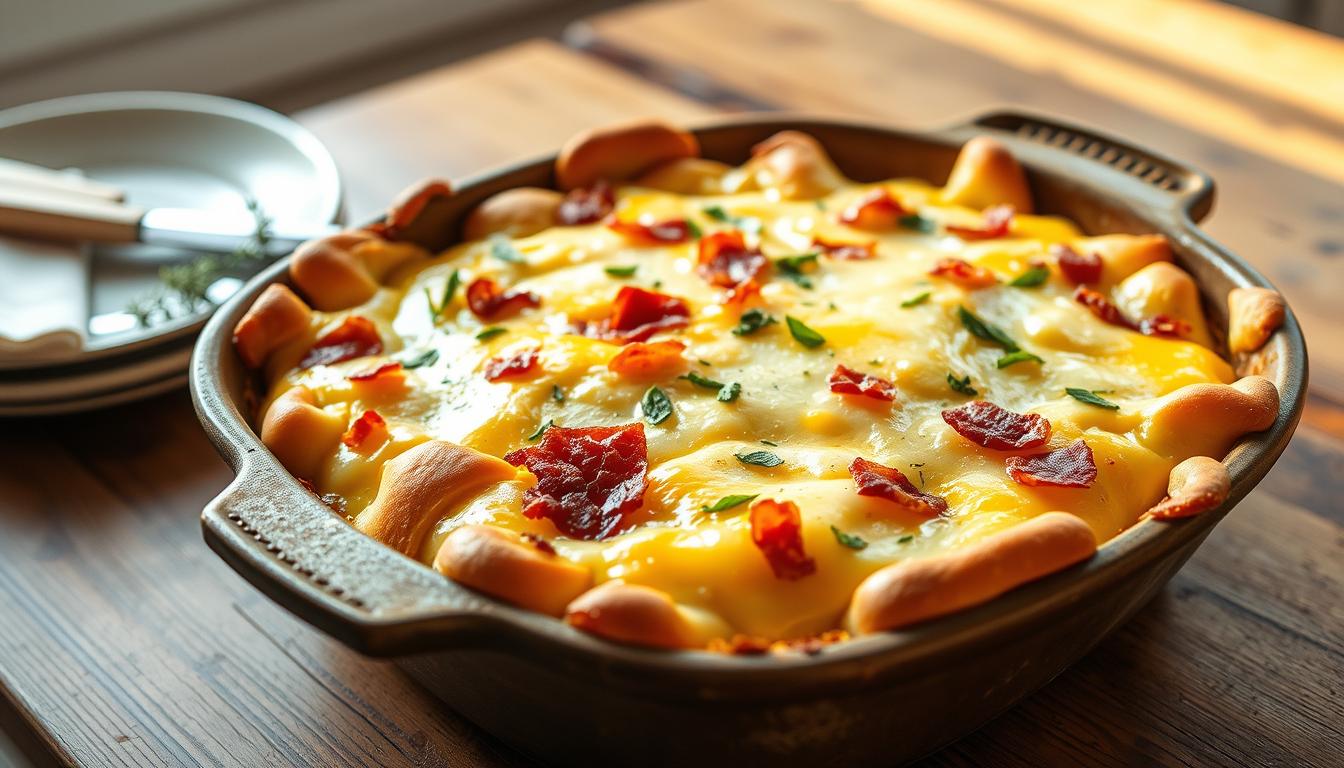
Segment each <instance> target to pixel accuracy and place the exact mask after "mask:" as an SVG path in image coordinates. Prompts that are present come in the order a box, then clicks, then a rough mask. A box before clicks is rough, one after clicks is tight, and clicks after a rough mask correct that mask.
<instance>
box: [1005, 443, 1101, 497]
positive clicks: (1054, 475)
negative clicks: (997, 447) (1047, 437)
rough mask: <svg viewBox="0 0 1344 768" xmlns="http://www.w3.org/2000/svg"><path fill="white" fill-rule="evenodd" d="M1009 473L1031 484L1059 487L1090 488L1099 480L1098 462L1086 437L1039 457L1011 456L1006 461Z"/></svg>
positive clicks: (1039, 454) (1020, 481) (1024, 482)
mask: <svg viewBox="0 0 1344 768" xmlns="http://www.w3.org/2000/svg"><path fill="white" fill-rule="evenodd" d="M1006 466H1007V468H1008V476H1009V477H1011V478H1013V479H1014V480H1016V481H1017V482H1019V483H1021V484H1022V485H1030V486H1033V487H1034V486H1042V485H1048V486H1054V487H1057V488H1087V487H1089V486H1091V485H1092V483H1093V481H1095V480H1096V479H1097V465H1096V463H1095V462H1093V461H1092V449H1091V448H1089V447H1087V443H1085V442H1083V440H1082V438H1078V439H1077V440H1074V441H1073V442H1072V443H1069V444H1068V445H1067V446H1065V447H1063V448H1060V449H1058V450H1054V451H1050V452H1049V453H1038V454H1036V455H1035V456H1009V457H1008V461H1007V462H1006Z"/></svg>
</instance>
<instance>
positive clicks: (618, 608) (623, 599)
mask: <svg viewBox="0 0 1344 768" xmlns="http://www.w3.org/2000/svg"><path fill="white" fill-rule="evenodd" d="M565 621H568V622H569V623H570V624H571V625H572V626H574V627H576V628H578V629H581V630H583V631H584V632H590V633H592V634H594V635H599V636H601V637H605V638H607V639H608V640H616V641H618V642H622V643H631V644H633V645H646V646H651V647H654V648H695V647H698V646H703V645H705V644H706V643H707V642H709V639H710V638H712V637H721V636H723V635H725V634H728V632H727V629H728V628H727V626H726V625H724V624H723V621H722V620H721V619H719V618H718V617H717V616H713V615H712V614H709V613H708V612H706V611H700V610H694V609H691V608H688V607H686V606H684V605H678V604H677V603H676V602H675V601H673V600H672V597H671V596H670V595H668V594H667V593H666V592H664V591H662V590H661V589H654V588H653V587H646V586H643V585H641V584H627V583H625V582H623V581H619V580H616V581H608V582H605V583H603V584H599V585H598V586H596V587H593V588H592V589H590V590H588V591H587V592H584V593H583V594H582V595H579V596H578V597H577V598H575V600H574V602H572V603H570V604H569V607H568V608H566V609H565Z"/></svg>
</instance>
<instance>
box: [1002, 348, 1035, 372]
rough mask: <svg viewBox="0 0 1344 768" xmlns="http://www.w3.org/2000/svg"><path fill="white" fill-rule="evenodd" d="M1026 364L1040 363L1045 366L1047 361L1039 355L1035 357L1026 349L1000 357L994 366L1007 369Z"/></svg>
mask: <svg viewBox="0 0 1344 768" xmlns="http://www.w3.org/2000/svg"><path fill="white" fill-rule="evenodd" d="M1026 362H1032V363H1040V364H1041V365H1045V361H1044V360H1042V359H1041V358H1040V356H1039V355H1033V354H1032V353H1030V352H1028V351H1026V350H1025V349H1018V350H1015V351H1013V352H1009V353H1008V354H1006V355H1004V356H1003V357H1000V358H999V359H998V360H995V361H994V366H995V367H997V368H1007V367H1008V366H1010V365H1017V364H1018V363H1026Z"/></svg>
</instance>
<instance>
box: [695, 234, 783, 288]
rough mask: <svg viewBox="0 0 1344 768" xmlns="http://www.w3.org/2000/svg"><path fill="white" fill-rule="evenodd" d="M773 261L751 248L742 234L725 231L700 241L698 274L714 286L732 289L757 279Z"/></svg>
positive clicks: (697, 261) (707, 236) (697, 262)
mask: <svg viewBox="0 0 1344 768" xmlns="http://www.w3.org/2000/svg"><path fill="white" fill-rule="evenodd" d="M768 266H770V260H769V259H767V258H765V254H763V253H761V252H760V251H759V250H756V249H754V248H748V247H747V243H746V240H744V239H743V237H742V233H741V232H740V231H737V230H725V231H723V232H715V233H714V234H712V235H706V236H705V237H703V238H701V240H700V254H699V257H698V258H697V259H696V266H695V271H696V272H697V273H698V274H699V275H700V276H701V277H703V278H705V279H706V280H708V281H709V283H710V284H711V285H717V286H720V287H722V288H732V287H735V286H738V285H741V284H742V283H745V282H748V281H752V280H755V279H756V276H757V275H759V274H761V272H763V271H764V270H765V268H766V267H768Z"/></svg>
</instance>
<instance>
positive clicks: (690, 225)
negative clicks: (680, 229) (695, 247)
mask: <svg viewBox="0 0 1344 768" xmlns="http://www.w3.org/2000/svg"><path fill="white" fill-rule="evenodd" d="M684 221H685V222H686V231H687V232H689V233H690V234H691V237H693V238H695V239H696V240H699V239H700V238H702V237H704V236H705V233H704V231H703V230H701V229H700V225H699V224H696V223H695V222H694V221H691V220H690V219H685V220H684Z"/></svg>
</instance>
